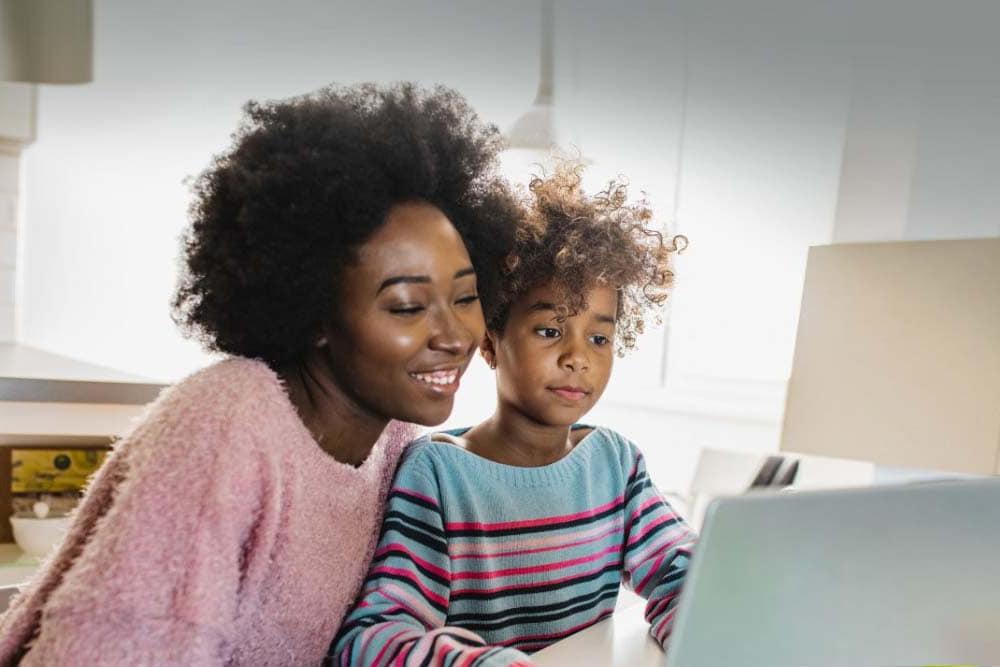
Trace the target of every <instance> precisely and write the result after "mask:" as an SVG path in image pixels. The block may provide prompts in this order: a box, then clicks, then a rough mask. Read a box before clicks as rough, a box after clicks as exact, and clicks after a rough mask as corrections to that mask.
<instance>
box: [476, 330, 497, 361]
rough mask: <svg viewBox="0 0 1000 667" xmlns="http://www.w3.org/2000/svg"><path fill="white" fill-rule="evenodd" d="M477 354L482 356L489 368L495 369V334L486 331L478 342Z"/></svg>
mask: <svg viewBox="0 0 1000 667" xmlns="http://www.w3.org/2000/svg"><path fill="white" fill-rule="evenodd" d="M479 353H480V354H481V355H483V359H485V360H486V363H487V365H489V367H490V368H492V369H494V370H496V367H497V350H496V334H495V333H493V332H492V331H487V332H486V335H485V336H483V340H482V341H480V342H479Z"/></svg>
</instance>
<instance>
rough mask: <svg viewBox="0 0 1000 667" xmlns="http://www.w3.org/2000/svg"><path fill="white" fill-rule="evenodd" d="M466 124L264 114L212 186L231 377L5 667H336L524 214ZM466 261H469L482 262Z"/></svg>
mask: <svg viewBox="0 0 1000 667" xmlns="http://www.w3.org/2000/svg"><path fill="white" fill-rule="evenodd" d="M499 147H500V142H499V137H498V134H497V132H496V130H495V128H492V127H486V126H483V125H482V124H481V123H480V122H479V121H478V119H477V118H476V117H475V115H474V114H473V113H472V111H471V110H470V109H469V108H468V107H467V106H466V104H465V103H464V101H463V100H462V99H461V98H460V97H459V96H458V95H457V94H455V93H453V92H450V91H448V90H444V89H437V90H435V91H433V92H429V93H428V92H421V91H418V90H416V89H415V88H413V87H412V86H410V85H401V86H397V87H393V88H388V89H379V88H376V87H373V86H360V87H355V88H347V89H337V88H330V89H326V90H323V91H320V92H318V93H316V94H313V95H309V96H305V97H301V98H297V99H293V100H290V101H285V102H277V103H270V104H255V103H250V104H249V105H248V106H247V108H246V119H245V122H244V124H243V126H242V127H241V129H240V130H239V131H238V132H237V134H236V135H235V140H234V145H233V147H232V148H231V149H230V150H229V152H227V153H225V154H224V155H222V156H220V157H218V158H216V160H215V161H214V163H213V164H212V166H211V167H210V168H209V169H208V170H207V171H206V172H205V173H203V174H202V176H201V177H200V179H199V180H198V181H197V184H196V186H195V204H194V206H193V207H192V217H193V224H192V227H191V229H190V231H189V234H188V236H187V239H186V246H185V251H186V253H185V255H186V257H185V259H186V274H185V276H184V278H183V280H182V283H181V286H180V289H179V291H178V294H177V297H176V299H175V303H174V306H175V318H176V319H177V320H178V322H179V323H180V324H181V325H182V326H184V327H185V329H186V331H187V332H189V333H190V334H192V335H194V336H195V337H197V338H198V339H199V340H201V341H202V342H203V343H204V344H205V345H206V346H207V347H208V348H209V349H212V350H216V351H220V352H224V353H226V354H228V355H230V356H229V358H227V359H226V360H224V361H221V362H219V363H216V364H214V365H213V366H210V367H208V368H206V369H204V370H202V371H200V372H198V373H195V374H194V375H192V376H191V377H189V378H187V379H185V380H184V381H182V382H181V383H180V384H178V385H176V386H175V387H173V388H171V389H169V390H167V391H165V392H164V393H163V395H162V396H161V397H160V398H159V399H158V400H157V401H156V402H155V403H153V404H152V405H151V406H150V408H149V409H148V410H147V412H146V414H145V416H144V417H143V418H142V420H141V421H140V422H139V423H138V424H137V425H136V426H135V427H134V429H133V430H132V431H131V433H130V434H129V435H127V436H126V437H125V438H124V439H123V440H122V441H121V442H120V443H119V444H118V445H117V446H116V448H115V451H114V453H113V454H112V455H111V457H110V458H109V460H108V462H107V463H106V464H105V466H104V467H103V468H102V470H101V471H100V472H99V473H98V475H97V476H96V477H95V478H94V480H93V482H92V483H91V486H90V488H89V490H88V492H87V495H86V497H85V499H84V500H83V501H82V504H81V507H80V509H79V510H78V512H77V515H76V517H75V520H74V523H73V526H72V527H71V529H70V531H69V534H68V536H67V539H66V541H65V542H64V543H63V545H62V546H61V547H60V548H59V550H58V551H57V552H56V553H55V555H54V556H53V557H52V559H51V560H50V561H49V562H48V563H47V565H46V566H45V567H44V568H43V570H42V571H41V572H40V574H39V575H38V576H37V577H36V579H35V580H34V581H33V582H32V585H31V586H30V587H29V588H28V589H27V590H26V591H25V592H24V593H23V594H22V595H21V596H20V597H19V598H18V599H17V600H16V601H15V602H14V603H13V605H12V607H11V609H10V610H9V611H8V612H7V613H6V614H5V616H4V617H3V619H2V621H0V664H14V663H17V662H20V664H22V665H62V664H105V665H107V664H128V665H153V664H155V665H175V664H176V665H182V664H183V665H202V664H206V665H207V664H240V665H244V664H245V665H300V664H310V663H317V662H319V661H320V660H321V659H322V657H323V655H324V652H325V649H326V647H327V645H328V643H329V641H330V637H332V636H333V635H334V634H335V633H336V630H337V627H338V626H339V624H340V621H341V619H342V617H343V615H344V613H345V611H346V609H347V607H348V605H349V603H350V602H351V601H352V600H353V599H354V597H355V595H356V594H357V591H358V589H359V587H360V584H361V579H362V577H363V576H364V574H365V571H366V569H367V566H368V561H369V560H370V558H371V554H372V549H373V546H374V544H375V541H376V538H377V530H378V527H379V525H380V522H381V512H382V506H383V503H384V500H385V496H386V492H387V488H388V485H389V481H390V479H391V477H392V474H393V471H394V469H395V463H396V459H397V457H398V455H399V453H400V451H401V449H402V447H403V445H404V444H405V443H406V442H407V441H408V440H409V439H410V438H411V437H412V435H413V432H414V429H413V427H412V426H410V425H407V424H404V423H402V422H415V423H418V424H424V425H434V424H438V423H440V422H442V421H444V419H445V418H446V417H447V416H448V414H449V412H450V411H451V407H452V398H453V396H454V393H455V391H456V390H457V388H458V383H459V378H460V376H461V374H462V372H463V371H464V370H465V368H466V365H467V364H468V363H469V360H470V359H471V357H472V354H473V352H474V351H475V349H476V346H477V344H478V342H479V340H480V338H481V337H482V335H483V332H484V324H483V317H482V312H481V310H480V306H479V303H478V296H477V291H476V289H477V278H478V280H479V281H480V282H483V281H490V280H495V277H494V276H492V275H489V274H488V273H483V272H482V271H480V272H479V273H478V275H477V273H476V272H475V271H474V267H475V268H476V269H479V268H480V267H482V269H483V270H487V269H488V267H490V266H491V265H493V264H496V262H495V261H493V262H489V261H481V260H480V258H481V257H485V256H491V255H492V254H494V253H495V252H499V251H500V248H501V247H503V244H505V243H506V240H505V239H506V238H507V236H508V235H509V233H508V232H507V231H505V230H507V229H508V225H506V224H505V223H506V221H508V220H509V219H510V217H511V216H512V215H515V214H516V208H515V204H514V203H513V200H512V199H511V198H510V197H509V195H508V193H507V190H506V188H505V187H504V185H503V184H502V182H501V181H499V180H497V179H495V178H494V177H493V165H494V162H495V158H496V153H497V151H498V150H499ZM463 239H464V243H463Z"/></svg>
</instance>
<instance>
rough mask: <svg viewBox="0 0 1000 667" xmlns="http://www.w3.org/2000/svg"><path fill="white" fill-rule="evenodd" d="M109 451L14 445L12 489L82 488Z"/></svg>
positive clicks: (53, 489)
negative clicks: (18, 447)
mask: <svg viewBox="0 0 1000 667" xmlns="http://www.w3.org/2000/svg"><path fill="white" fill-rule="evenodd" d="M107 454H108V452H107V451H105V450H100V449H68V448H67V449H12V450H11V453H10V456H11V488H10V490H11V492H12V493H61V492H65V491H78V490H80V489H82V488H84V486H86V483H87V479H88V478H89V477H90V476H91V475H92V474H93V473H94V472H95V471H96V470H97V469H98V468H100V467H101V464H102V463H104V459H105V457H106V456H107Z"/></svg>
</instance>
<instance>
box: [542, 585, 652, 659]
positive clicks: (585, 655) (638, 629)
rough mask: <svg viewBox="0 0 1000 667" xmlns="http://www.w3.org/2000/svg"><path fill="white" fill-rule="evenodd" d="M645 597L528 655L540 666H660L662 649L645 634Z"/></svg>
mask: <svg viewBox="0 0 1000 667" xmlns="http://www.w3.org/2000/svg"><path fill="white" fill-rule="evenodd" d="M645 610H646V603H645V600H642V599H641V598H635V599H634V600H632V601H630V602H629V603H628V604H627V605H622V606H620V607H619V608H618V609H617V610H616V611H615V613H614V614H612V615H611V616H609V617H608V618H606V619H604V620H603V621H601V622H600V623H597V624H596V625H592V626H591V627H589V628H587V629H586V630H583V631H581V632H578V633H576V634H575V635H573V636H572V637H567V638H566V639H563V640H562V641H559V642H556V643H555V644H553V645H552V646H549V647H548V648H545V649H542V650H541V651H538V652H537V653H535V654H534V655H532V656H531V659H532V661H533V662H535V663H536V664H538V665H541V666H542V667H560V666H563V665H565V666H568V667H582V666H584V665H602V666H603V665H606V666H607V667H626V666H627V667H653V666H654V665H655V666H657V667H660V666H661V665H663V662H664V659H665V656H664V654H663V650H662V649H661V648H660V647H659V645H658V644H657V643H656V642H655V641H654V640H653V638H652V637H651V636H650V635H649V623H647V622H646V619H645V617H644V616H643V613H644V612H645Z"/></svg>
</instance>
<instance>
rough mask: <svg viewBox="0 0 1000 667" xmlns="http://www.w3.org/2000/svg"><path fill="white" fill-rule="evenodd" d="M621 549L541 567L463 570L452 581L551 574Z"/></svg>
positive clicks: (608, 549) (615, 548)
mask: <svg viewBox="0 0 1000 667" xmlns="http://www.w3.org/2000/svg"><path fill="white" fill-rule="evenodd" d="M621 549H622V546H621V544H613V545H611V546H610V547H605V548H604V549H601V550H600V551H597V552H595V553H592V554H590V555H589V556H580V557H579V558H571V559H569V560H561V561H555V562H553V563H544V564H542V565H531V566H527V567H512V568H508V569H506V570H488V571H486V572H476V571H474V570H463V571H461V572H455V573H453V574H452V581H455V580H457V579H499V578H501V577H512V576H516V575H519V574H534V573H536V572H553V571H555V570H562V569H565V568H567V567H575V566H577V565H582V564H584V563H591V562H593V561H595V560H598V559H599V558H603V557H604V556H606V555H608V554H610V553H619V552H620V551H621Z"/></svg>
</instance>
